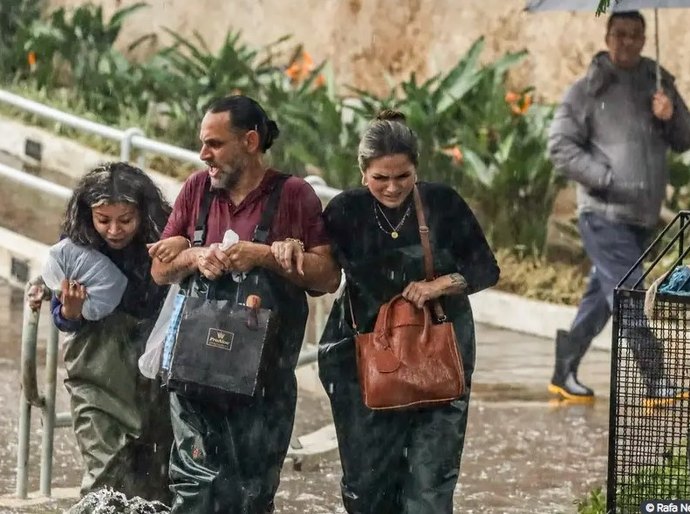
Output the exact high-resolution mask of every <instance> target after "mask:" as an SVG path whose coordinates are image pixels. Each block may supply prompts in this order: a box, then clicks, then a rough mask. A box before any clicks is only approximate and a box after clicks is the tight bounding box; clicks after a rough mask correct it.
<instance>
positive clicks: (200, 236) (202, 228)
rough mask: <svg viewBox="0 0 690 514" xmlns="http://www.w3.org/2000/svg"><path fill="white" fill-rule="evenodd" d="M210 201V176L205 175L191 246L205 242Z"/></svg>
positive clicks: (211, 197)
mask: <svg viewBox="0 0 690 514" xmlns="http://www.w3.org/2000/svg"><path fill="white" fill-rule="evenodd" d="M212 201H213V193H212V192H211V178H210V177H207V178H206V183H205V184H204V196H202V197H201V205H200V206H199V217H198V218H197V220H196V225H195V226H194V240H193V241H192V246H204V242H206V232H207V228H208V211H209V210H210V209H211V202H212Z"/></svg>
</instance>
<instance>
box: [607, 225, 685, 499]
mask: <svg viewBox="0 0 690 514" xmlns="http://www.w3.org/2000/svg"><path fill="white" fill-rule="evenodd" d="M672 226H675V228H676V229H677V231H676V232H675V236H674V237H673V238H671V236H672V235H673V234H674V231H673V230H670V229H671V227H672ZM687 231H690V213H688V212H683V213H681V214H679V216H678V217H677V218H676V219H675V220H674V222H673V223H672V224H671V225H669V226H668V227H667V228H666V230H665V231H664V232H663V233H662V234H660V235H659V237H658V238H657V240H656V241H655V242H654V243H653V244H652V246H651V247H650V249H649V250H647V252H646V253H645V255H644V256H643V257H642V258H641V261H642V260H646V261H647V262H649V260H650V258H654V259H655V260H654V262H652V263H651V265H648V266H646V271H645V273H644V275H643V277H642V279H640V280H639V281H638V283H637V284H634V285H633V286H631V287H622V286H619V287H618V288H617V289H616V291H615V293H614V312H613V347H612V352H613V353H612V359H611V396H610V418H609V463H608V483H607V511H608V512H611V513H639V512H641V506H643V505H645V504H646V503H647V502H649V501H651V500H676V499H677V500H689V504H690V462H689V461H688V453H689V452H688V450H689V448H690V400H689V399H688V397H689V395H690V295H686V294H669V293H661V292H660V293H659V294H656V289H654V291H653V292H654V293H655V294H653V295H651V296H650V293H651V292H652V291H650V290H648V289H645V287H644V285H643V282H644V279H645V277H646V276H647V277H649V276H654V268H655V267H657V266H658V267H660V266H665V268H666V270H664V271H667V270H673V269H676V268H677V267H678V266H680V265H681V264H682V263H683V262H684V260H685V258H686V254H687V253H688V250H689V249H688V248H685V246H686V245H685V244H684V243H685V242H686V241H687V239H688V238H687V237H686V235H685V233H686V232H687ZM688 235H690V232H689V233H688ZM659 243H660V244H661V245H663V244H665V245H666V246H665V247H664V248H663V249H662V250H661V251H658V250H656V251H655V250H653V248H654V246H655V245H656V246H659ZM669 263H670V264H669ZM657 275H661V276H660V278H659V279H658V280H657V281H656V283H657V284H659V283H663V280H665V279H664V278H663V276H664V274H663V273H661V274H659V273H657ZM623 283H625V279H623V280H622V281H621V284H623ZM655 287H656V286H655ZM650 302H651V303H650ZM642 512H644V510H642ZM647 512H656V511H655V510H654V511H649V510H647ZM669 512H670V511H669ZM673 512H676V511H673ZM688 512H690V510H688Z"/></svg>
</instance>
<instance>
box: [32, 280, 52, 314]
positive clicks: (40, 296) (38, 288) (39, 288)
mask: <svg viewBox="0 0 690 514" xmlns="http://www.w3.org/2000/svg"><path fill="white" fill-rule="evenodd" d="M49 293H50V291H49V290H48V288H47V287H46V285H45V284H44V283H43V281H41V282H38V283H33V284H31V285H30V286H29V288H28V289H27V291H26V302H27V303H28V304H29V308H30V309H31V310H32V311H34V312H36V311H37V310H39V309H40V308H41V303H43V300H46V299H49V298H50V296H49Z"/></svg>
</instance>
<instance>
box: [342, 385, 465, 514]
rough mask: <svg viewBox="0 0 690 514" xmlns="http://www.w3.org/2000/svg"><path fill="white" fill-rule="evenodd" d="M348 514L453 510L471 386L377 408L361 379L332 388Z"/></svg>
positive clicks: (436, 513)
mask: <svg viewBox="0 0 690 514" xmlns="http://www.w3.org/2000/svg"><path fill="white" fill-rule="evenodd" d="M330 399H331V408H332V410H333V418H334V421H335V428H336V432H337V435H338V443H339V450H340V460H341V463H342V467H343V478H342V482H341V491H342V497H343V504H344V505H345V509H346V510H347V512H348V513H349V514H451V513H452V512H453V491H454V490H455V485H456V483H457V481H458V474H459V468H460V457H461V455H462V449H463V445H464V442H465V429H466V426H467V410H468V403H469V389H468V390H467V391H466V393H465V395H464V396H463V397H462V398H461V399H459V400H457V401H454V402H452V403H451V404H449V405H444V406H439V407H431V408H426V409H412V410H402V411H373V410H370V409H368V408H367V407H366V406H365V405H364V403H363V402H362V393H361V391H360V388H359V384H358V383H357V382H356V381H354V380H352V381H347V382H345V381H342V382H338V383H337V384H335V387H334V389H333V391H332V392H331V393H330Z"/></svg>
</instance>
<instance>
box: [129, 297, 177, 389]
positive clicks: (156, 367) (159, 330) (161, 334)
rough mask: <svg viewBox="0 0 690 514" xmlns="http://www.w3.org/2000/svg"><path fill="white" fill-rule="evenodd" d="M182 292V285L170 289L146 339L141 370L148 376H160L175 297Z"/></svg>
mask: <svg viewBox="0 0 690 514" xmlns="http://www.w3.org/2000/svg"><path fill="white" fill-rule="evenodd" d="M179 292H180V286H179V285H178V284H173V285H171V286H170V289H169V290H168V296H166V297H165V302H164V303H163V307H161V310H160V313H159V314H158V319H157V320H156V324H155V325H154V326H153V329H152V330H151V333H150V334H149V338H148V340H147V341H146V348H145V349H144V353H143V354H142V355H141V357H139V371H141V374H142V375H144V376H145V377H146V378H150V379H155V378H156V377H157V376H158V372H159V371H160V366H161V356H162V354H163V343H164V342H165V336H166V334H167V332H168V325H169V324H170V318H171V317H172V314H173V309H174V306H175V298H176V297H177V293H179Z"/></svg>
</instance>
